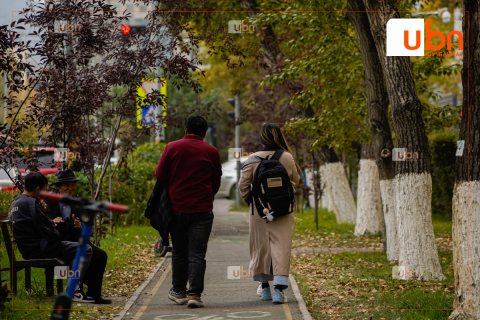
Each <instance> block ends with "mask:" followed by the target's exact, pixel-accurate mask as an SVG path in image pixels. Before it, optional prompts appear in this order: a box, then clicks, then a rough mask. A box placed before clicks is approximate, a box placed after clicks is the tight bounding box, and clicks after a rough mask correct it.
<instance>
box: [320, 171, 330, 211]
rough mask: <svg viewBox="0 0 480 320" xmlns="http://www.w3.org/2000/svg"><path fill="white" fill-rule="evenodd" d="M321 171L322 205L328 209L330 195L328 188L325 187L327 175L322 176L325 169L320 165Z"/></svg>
mask: <svg viewBox="0 0 480 320" xmlns="http://www.w3.org/2000/svg"><path fill="white" fill-rule="evenodd" d="M318 171H319V173H320V179H321V181H322V182H321V185H320V188H321V189H322V191H323V192H322V197H321V199H320V205H321V206H322V208H325V209H327V208H328V197H327V195H328V194H327V188H326V187H325V177H324V176H322V171H323V168H322V166H320V168H319V170H318Z"/></svg>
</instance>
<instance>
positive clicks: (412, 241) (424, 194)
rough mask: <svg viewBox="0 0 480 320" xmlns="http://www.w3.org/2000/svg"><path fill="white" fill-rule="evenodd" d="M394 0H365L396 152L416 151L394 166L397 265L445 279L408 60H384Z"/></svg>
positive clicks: (421, 125) (425, 148)
mask: <svg viewBox="0 0 480 320" xmlns="http://www.w3.org/2000/svg"><path fill="white" fill-rule="evenodd" d="M393 2H394V1H393V0H379V1H377V0H375V1H372V0H364V3H365V7H366V9H367V12H368V16H369V19H370V22H371V28H370V30H371V32H372V35H373V38H374V40H375V45H376V47H377V52H378V55H379V58H380V63H381V65H382V69H383V73H384V77H385V81H386V86H387V90H388V97H389V100H390V104H391V108H392V115H393V123H394V128H395V139H396V147H397V148H406V149H407V150H408V151H409V152H418V154H419V159H418V160H417V161H400V162H397V163H396V165H395V195H396V210H395V217H396V220H397V234H398V241H399V243H398V245H399V257H398V262H399V265H401V266H408V268H409V269H411V270H418V272H419V279H423V280H432V279H433V280H443V279H444V278H445V276H444V275H443V273H442V270H441V266H440V263H439V260H438V252H437V247H436V245H435V237H434V233H433V225H432V215H431V198H432V179H431V169H430V151H429V146H428V138H427V131H426V129H425V123H424V121H423V117H422V103H421V101H420V99H419V97H418V94H417V89H416V86H415V81H414V76H413V72H412V63H411V61H410V58H409V57H398V56H393V57H387V51H386V49H387V48H386V25H387V22H388V21H389V20H390V19H392V18H400V14H399V12H398V10H397V9H396V7H395V5H394V3H393Z"/></svg>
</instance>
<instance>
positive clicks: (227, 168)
mask: <svg viewBox="0 0 480 320" xmlns="http://www.w3.org/2000/svg"><path fill="white" fill-rule="evenodd" d="M245 160H247V157H243V158H242V159H241V161H242V163H243V162H244V161H245ZM236 188H237V161H235V160H230V161H227V162H224V163H222V183H221V185H220V189H218V193H217V196H218V197H227V198H230V199H233V198H235V192H237V191H236Z"/></svg>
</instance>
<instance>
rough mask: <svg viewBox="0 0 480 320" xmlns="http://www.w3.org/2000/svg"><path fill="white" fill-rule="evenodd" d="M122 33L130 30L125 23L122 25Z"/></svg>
mask: <svg viewBox="0 0 480 320" xmlns="http://www.w3.org/2000/svg"><path fill="white" fill-rule="evenodd" d="M122 31H123V34H128V33H129V32H130V27H129V26H127V25H124V26H122Z"/></svg>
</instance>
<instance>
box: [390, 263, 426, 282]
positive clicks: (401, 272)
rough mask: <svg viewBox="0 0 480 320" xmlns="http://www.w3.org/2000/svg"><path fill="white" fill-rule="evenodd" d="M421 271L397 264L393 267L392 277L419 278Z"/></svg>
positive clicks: (402, 278)
mask: <svg viewBox="0 0 480 320" xmlns="http://www.w3.org/2000/svg"><path fill="white" fill-rule="evenodd" d="M419 275H420V273H419V272H418V270H413V271H412V270H408V266H407V267H404V266H395V267H393V268H392V279H401V280H408V279H411V278H415V279H417V278H418V276H419Z"/></svg>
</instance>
